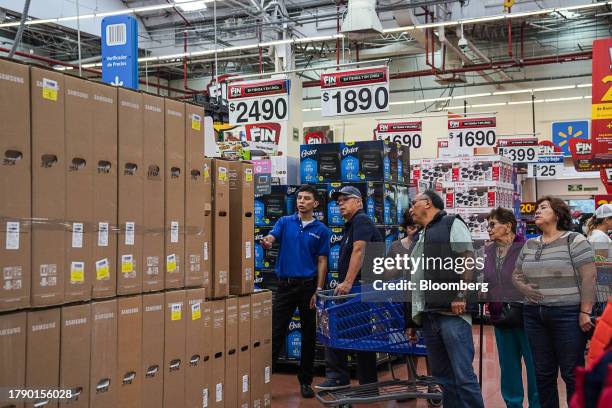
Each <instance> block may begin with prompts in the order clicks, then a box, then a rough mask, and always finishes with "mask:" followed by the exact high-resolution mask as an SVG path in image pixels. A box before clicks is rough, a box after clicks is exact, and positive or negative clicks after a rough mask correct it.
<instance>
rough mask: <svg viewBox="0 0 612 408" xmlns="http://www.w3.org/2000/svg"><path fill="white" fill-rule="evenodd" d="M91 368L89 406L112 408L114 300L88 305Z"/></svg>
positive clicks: (114, 383) (114, 384) (114, 385)
mask: <svg viewBox="0 0 612 408" xmlns="http://www.w3.org/2000/svg"><path fill="white" fill-rule="evenodd" d="M91 316H92V330H91V370H90V374H89V407H90V408H115V407H117V406H118V404H117V393H118V389H119V381H118V379H117V300H116V299H111V300H104V301H100V302H93V303H92V304H91Z"/></svg>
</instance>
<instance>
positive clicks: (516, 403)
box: [495, 327, 540, 408]
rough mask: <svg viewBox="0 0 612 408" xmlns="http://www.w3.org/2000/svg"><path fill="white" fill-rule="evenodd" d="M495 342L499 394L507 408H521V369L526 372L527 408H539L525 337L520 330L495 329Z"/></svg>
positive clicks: (532, 368)
mask: <svg viewBox="0 0 612 408" xmlns="http://www.w3.org/2000/svg"><path fill="white" fill-rule="evenodd" d="M495 341H496V343H497V355H498V357H499V368H500V371H501V394H502V397H503V398H504V401H505V402H506V406H507V407H508V408H523V395H524V390H523V367H522V365H521V359H523V361H524V362H525V369H526V371H527V387H528V388H527V389H528V395H529V408H540V398H539V396H538V386H537V384H536V377H535V367H534V364H533V358H532V356H531V349H530V348H529V342H528V341H527V335H526V334H525V330H523V329H522V328H518V329H499V328H497V327H496V328H495Z"/></svg>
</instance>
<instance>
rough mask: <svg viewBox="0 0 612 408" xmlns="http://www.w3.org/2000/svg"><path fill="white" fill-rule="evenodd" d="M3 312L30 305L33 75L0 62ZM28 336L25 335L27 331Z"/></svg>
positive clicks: (0, 277)
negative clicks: (31, 87) (31, 104)
mask: <svg viewBox="0 0 612 408" xmlns="http://www.w3.org/2000/svg"><path fill="white" fill-rule="evenodd" d="M0 95H2V96H1V97H0V123H2V126H1V127H0V196H2V197H10V200H7V199H3V200H0V214H2V216H3V217H6V220H3V221H2V223H1V224H0V311H4V310H13V309H19V308H22V307H27V306H29V305H30V283H31V282H30V277H31V264H30V258H31V242H30V239H31V234H30V223H29V222H24V220H28V219H30V218H31V217H32V200H31V194H32V170H31V166H32V156H31V145H30V69H29V67H28V66H27V65H22V64H17V63H14V62H10V61H7V60H2V59H0ZM24 332H25V329H24Z"/></svg>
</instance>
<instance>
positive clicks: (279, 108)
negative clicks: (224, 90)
mask: <svg viewBox="0 0 612 408" xmlns="http://www.w3.org/2000/svg"><path fill="white" fill-rule="evenodd" d="M228 99H229V106H228V110H229V122H230V124H232V125H244V124H247V123H262V122H281V121H286V120H288V118H289V81H288V80H286V79H280V80H266V81H254V82H241V83H236V84H231V85H229V89H228Z"/></svg>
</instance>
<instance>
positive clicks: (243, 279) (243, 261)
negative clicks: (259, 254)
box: [228, 162, 255, 295]
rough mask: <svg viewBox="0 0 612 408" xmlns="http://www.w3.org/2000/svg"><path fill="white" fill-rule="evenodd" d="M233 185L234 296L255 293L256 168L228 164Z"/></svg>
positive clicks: (232, 263) (232, 262) (245, 164)
mask: <svg viewBox="0 0 612 408" xmlns="http://www.w3.org/2000/svg"><path fill="white" fill-rule="evenodd" d="M228 174H229V186H230V242H231V243H232V245H231V246H230V293H231V294H232V295H246V294H248V293H251V292H252V291H253V279H254V275H255V273H254V270H255V262H254V261H255V255H254V248H253V234H254V225H253V195H254V191H253V165H252V164H250V163H242V162H228Z"/></svg>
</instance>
